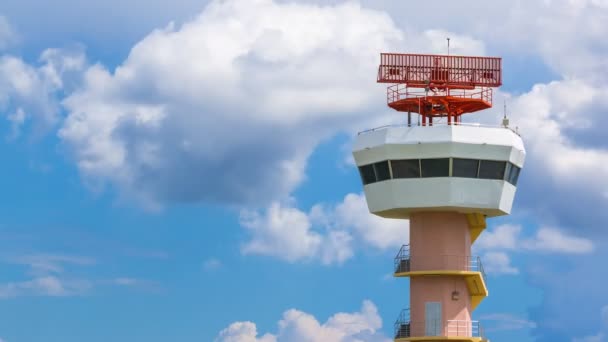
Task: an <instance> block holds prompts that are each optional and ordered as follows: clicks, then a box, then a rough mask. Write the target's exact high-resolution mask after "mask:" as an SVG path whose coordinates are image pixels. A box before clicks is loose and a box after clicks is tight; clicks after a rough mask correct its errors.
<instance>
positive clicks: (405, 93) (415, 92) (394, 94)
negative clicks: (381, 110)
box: [386, 84, 492, 104]
mask: <svg viewBox="0 0 608 342" xmlns="http://www.w3.org/2000/svg"><path fill="white" fill-rule="evenodd" d="M433 96H452V97H456V98H462V99H475V100H482V101H485V102H487V103H489V104H492V88H477V89H474V90H466V89H451V90H449V93H448V92H446V91H441V92H437V93H435V92H432V91H429V92H425V91H424V90H420V88H411V87H408V86H407V85H405V84H394V85H392V86H390V87H388V88H386V101H387V103H388V104H391V103H393V102H397V101H399V100H404V99H412V98H415V99H424V98H427V97H433Z"/></svg>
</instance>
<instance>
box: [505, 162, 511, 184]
mask: <svg viewBox="0 0 608 342" xmlns="http://www.w3.org/2000/svg"><path fill="white" fill-rule="evenodd" d="M512 167H513V164H511V163H507V170H506V171H505V178H504V180H506V181H507V182H509V177H511V168H512Z"/></svg>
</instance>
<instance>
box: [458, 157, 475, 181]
mask: <svg viewBox="0 0 608 342" xmlns="http://www.w3.org/2000/svg"><path fill="white" fill-rule="evenodd" d="M478 166H479V160H477V159H460V158H454V159H453V160H452V176H453V177H466V178H477V168H478Z"/></svg>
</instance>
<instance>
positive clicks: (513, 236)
mask: <svg viewBox="0 0 608 342" xmlns="http://www.w3.org/2000/svg"><path fill="white" fill-rule="evenodd" d="M520 232H521V226H519V225H512V224H503V225H500V226H497V227H496V228H494V229H492V230H486V231H484V232H483V234H481V235H480V236H479V239H478V240H477V241H476V242H475V247H476V248H480V249H515V248H516V247H517V245H518V242H519V241H518V238H519V234H520Z"/></svg>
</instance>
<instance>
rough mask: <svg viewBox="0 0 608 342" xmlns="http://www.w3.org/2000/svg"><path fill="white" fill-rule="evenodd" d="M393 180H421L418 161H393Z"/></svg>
mask: <svg viewBox="0 0 608 342" xmlns="http://www.w3.org/2000/svg"><path fill="white" fill-rule="evenodd" d="M391 167H392V168H393V178H420V162H419V160H418V159H407V160H391Z"/></svg>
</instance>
